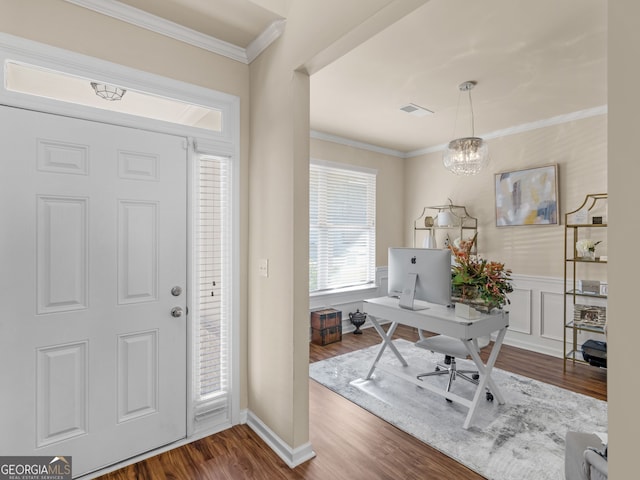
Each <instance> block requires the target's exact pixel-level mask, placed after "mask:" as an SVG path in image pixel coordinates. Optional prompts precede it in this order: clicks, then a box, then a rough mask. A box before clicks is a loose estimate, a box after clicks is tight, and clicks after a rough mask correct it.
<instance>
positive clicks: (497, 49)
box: [116, 0, 607, 155]
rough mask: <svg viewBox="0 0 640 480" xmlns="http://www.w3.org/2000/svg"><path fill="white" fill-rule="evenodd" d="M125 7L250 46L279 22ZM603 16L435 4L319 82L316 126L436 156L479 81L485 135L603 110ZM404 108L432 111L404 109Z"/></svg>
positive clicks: (168, 5) (176, 2)
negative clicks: (465, 88)
mask: <svg viewBox="0 0 640 480" xmlns="http://www.w3.org/2000/svg"><path fill="white" fill-rule="evenodd" d="M116 3H117V2H116ZM120 3H123V4H126V5H129V6H132V7H135V8H138V9H141V10H144V11H147V12H148V13H151V14H153V15H155V16H157V17H161V18H163V19H166V20H170V21H172V22H175V23H177V24H181V25H183V26H186V27H188V28H190V29H192V30H195V31H197V32H200V33H203V34H206V35H209V36H213V37H215V38H217V39H220V40H223V41H225V42H229V43H232V44H234V45H237V46H240V47H242V48H246V47H247V46H248V45H250V44H251V42H252V41H253V40H254V39H256V38H257V37H258V36H259V35H260V33H262V32H263V31H265V30H266V29H267V28H268V27H269V25H270V24H271V23H272V22H274V21H275V20H278V19H280V18H281V17H280V16H278V15H276V14H275V13H273V12H270V11H268V10H266V9H264V8H262V7H261V6H259V5H258V4H265V3H268V2H266V0H163V1H162V2H152V1H149V0H121V2H120ZM606 11H607V3H606V0H562V1H558V0H535V1H532V0H430V1H429V2H427V3H425V5H423V6H422V7H420V8H419V9H418V10H416V11H414V12H413V13H411V14H410V15H408V16H406V17H405V18H403V19H401V20H399V21H398V22H397V23H395V24H394V25H392V26H390V27H389V28H387V29H386V30H384V31H382V32H381V33H379V34H378V35H377V36H375V37H373V38H372V39H370V40H368V41H367V42H365V43H364V44H362V45H360V46H359V47H358V48H356V49H354V50H353V51H351V52H349V53H348V54H346V55H344V56H343V57H342V58H340V59H338V60H337V61H336V62H334V63H333V64H330V65H328V66H327V67H325V68H324V69H322V70H320V71H319V72H317V73H315V74H314V75H313V76H312V77H311V128H312V130H314V131H315V132H320V133H321V134H325V135H329V136H335V137H341V138H345V139H349V140H352V141H357V142H364V143H367V144H371V145H375V146H378V147H383V148H386V149H391V150H393V151H395V152H398V153H400V154H409V155H411V154H412V153H414V154H415V153H416V152H417V153H420V152H424V151H425V150H427V151H428V149H430V148H431V149H433V148H437V147H438V146H440V145H442V144H444V143H446V142H448V141H449V140H451V139H452V138H456V137H461V136H469V135H470V134H471V119H470V115H469V111H470V109H469V101H468V96H467V94H461V93H460V91H459V89H458V85H459V84H460V83H462V82H464V81H467V80H473V81H476V82H477V86H476V87H475V88H474V89H473V90H472V92H471V96H472V100H473V110H474V114H475V134H476V135H478V136H489V137H490V136H491V135H492V134H493V135H495V133H496V132H498V131H501V130H505V129H510V128H513V127H517V126H521V125H524V124H531V123H534V122H543V123H544V122H545V121H547V120H549V119H552V118H554V117H558V116H564V115H569V116H572V117H571V118H575V117H576V116H578V117H579V116H580V115H583V114H587V115H588V114H589V112H593V111H594V110H597V111H599V112H602V111H603V108H604V106H605V105H606V102H607V86H606V38H607V18H606ZM336 14H339V13H338V12H337V13H336ZM408 103H414V104H417V105H420V106H422V107H425V108H427V109H429V110H432V111H433V112H434V114H433V115H430V116H426V117H415V116H411V115H409V114H407V113H404V112H402V111H401V110H400V107H401V106H403V105H406V104H408ZM458 105H459V108H458V107H457V106H458ZM585 110H586V111H587V112H586V113H585V112H583V111H585ZM576 112H581V113H577V114H576ZM330 138H331V137H330Z"/></svg>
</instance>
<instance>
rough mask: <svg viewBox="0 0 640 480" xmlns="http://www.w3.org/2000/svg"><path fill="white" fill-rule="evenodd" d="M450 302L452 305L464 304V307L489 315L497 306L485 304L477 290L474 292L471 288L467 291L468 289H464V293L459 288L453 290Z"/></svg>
mask: <svg viewBox="0 0 640 480" xmlns="http://www.w3.org/2000/svg"><path fill="white" fill-rule="evenodd" d="M451 300H452V301H453V302H454V303H464V304H465V305H469V306H470V307H473V308H475V309H476V310H478V311H479V312H483V313H489V312H491V310H493V309H494V308H497V307H498V305H495V304H493V303H489V302H486V301H485V300H484V299H482V298H481V297H480V294H479V293H478V292H477V290H475V291H474V289H473V288H472V289H469V288H468V287H467V288H465V289H464V293H463V289H462V288H461V287H457V288H454V289H453V293H452V296H451Z"/></svg>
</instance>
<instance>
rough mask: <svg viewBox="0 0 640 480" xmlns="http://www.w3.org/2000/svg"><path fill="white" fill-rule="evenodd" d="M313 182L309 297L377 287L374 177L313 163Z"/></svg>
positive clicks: (365, 171) (370, 173) (366, 171)
mask: <svg viewBox="0 0 640 480" xmlns="http://www.w3.org/2000/svg"><path fill="white" fill-rule="evenodd" d="M309 176H310V188H309V190H310V194H309V195H310V197H309V292H310V293H313V292H321V291H323V290H333V289H338V288H347V287H356V286H366V285H373V284H374V283H375V263H376V262H375V251H376V173H375V171H372V170H369V169H360V168H357V167H351V166H347V165H344V166H342V165H336V164H329V163H325V162H323V163H319V162H317V161H313V162H312V163H311V168H310V175H309Z"/></svg>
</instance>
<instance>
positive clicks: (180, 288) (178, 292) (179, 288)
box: [171, 286, 182, 297]
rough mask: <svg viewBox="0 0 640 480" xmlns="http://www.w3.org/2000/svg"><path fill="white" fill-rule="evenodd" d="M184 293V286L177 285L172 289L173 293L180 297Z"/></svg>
mask: <svg viewBox="0 0 640 480" xmlns="http://www.w3.org/2000/svg"><path fill="white" fill-rule="evenodd" d="M181 294H182V287H178V286H175V287H173V288H172V289H171V295H173V296H174V297H179V296H180V295H181Z"/></svg>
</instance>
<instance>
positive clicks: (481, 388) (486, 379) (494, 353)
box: [463, 327, 507, 429]
mask: <svg viewBox="0 0 640 480" xmlns="http://www.w3.org/2000/svg"><path fill="white" fill-rule="evenodd" d="M506 333H507V328H506V327H505V328H503V329H501V330H500V331H499V332H498V336H497V338H496V341H495V343H494V344H493V348H492V349H491V354H490V355H489V360H488V361H487V364H486V365H484V364H483V363H482V359H481V358H480V354H479V353H478V351H477V349H476V348H474V345H473V341H471V340H464V341H463V343H464V344H465V346H466V347H467V350H468V352H469V355H471V358H473V361H474V363H475V364H476V367H477V368H478V372H479V373H480V382H479V384H478V388H477V390H476V393H475V395H474V396H473V401H472V402H471V406H470V407H469V413H467V418H466V419H465V421H464V425H463V428H465V429H467V428H469V425H471V422H472V421H473V417H474V415H475V414H476V409H477V408H478V404H479V402H480V401H481V398H482V395H483V394H484V392H485V388H486V387H487V384H488V385H489V389H490V390H491V393H493V396H494V397H495V398H496V399H497V400H498V403H499V404H500V405H503V404H504V397H503V396H502V393H501V392H500V389H499V388H498V386H497V385H496V384H495V382H494V381H493V379H492V378H491V371H492V370H493V366H494V365H495V363H496V359H497V358H498V353H500V348H501V347H502V341H503V340H504V336H505V335H506Z"/></svg>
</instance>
